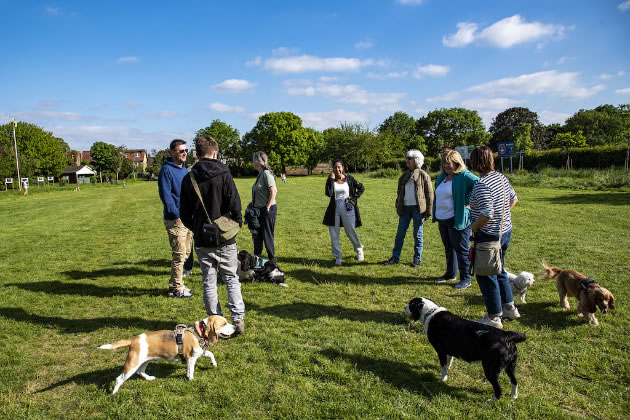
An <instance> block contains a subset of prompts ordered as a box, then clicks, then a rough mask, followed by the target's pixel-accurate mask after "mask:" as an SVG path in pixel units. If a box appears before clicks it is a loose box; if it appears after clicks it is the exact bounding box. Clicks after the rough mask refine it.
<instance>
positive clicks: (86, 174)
mask: <svg viewBox="0 0 630 420" xmlns="http://www.w3.org/2000/svg"><path fill="white" fill-rule="evenodd" d="M94 175H96V172H94V171H93V170H92V168H90V167H89V166H87V165H78V166H68V167H66V169H64V170H63V173H62V174H61V176H60V177H59V178H62V179H65V180H66V182H68V183H70V184H83V183H88V184H89V183H90V177H93V176H94Z"/></svg>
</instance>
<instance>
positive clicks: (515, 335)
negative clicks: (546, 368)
mask: <svg viewBox="0 0 630 420" xmlns="http://www.w3.org/2000/svg"><path fill="white" fill-rule="evenodd" d="M506 333H507V335H508V337H507V338H508V340H509V341H510V342H511V343H514V344H516V343H520V342H522V341H525V340H526V339H527V336H526V335H525V334H524V333H522V332H518V331H506Z"/></svg>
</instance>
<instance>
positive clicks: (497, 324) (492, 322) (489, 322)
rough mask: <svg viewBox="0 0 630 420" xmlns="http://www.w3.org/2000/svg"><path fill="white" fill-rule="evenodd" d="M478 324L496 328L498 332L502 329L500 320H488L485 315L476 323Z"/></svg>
mask: <svg viewBox="0 0 630 420" xmlns="http://www.w3.org/2000/svg"><path fill="white" fill-rule="evenodd" d="M477 322H478V323H480V324H484V325H488V326H490V327H494V328H498V329H500V330H502V329H503V323H502V322H501V318H495V319H492V318H490V317H489V316H488V315H487V314H486V315H485V316H484V317H483V318H481V319H480V320H479V321H477Z"/></svg>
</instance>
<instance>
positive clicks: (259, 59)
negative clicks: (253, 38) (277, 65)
mask: <svg viewBox="0 0 630 420" xmlns="http://www.w3.org/2000/svg"><path fill="white" fill-rule="evenodd" d="M261 64H262V57H261V56H256V58H254V59H253V60H249V61H246V62H245V65H246V66H247V67H258V66H260V65H261Z"/></svg>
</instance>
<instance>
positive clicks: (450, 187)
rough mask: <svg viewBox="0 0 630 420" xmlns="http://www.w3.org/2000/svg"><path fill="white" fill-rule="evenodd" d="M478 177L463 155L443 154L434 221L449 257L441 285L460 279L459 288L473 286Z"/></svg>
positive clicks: (455, 152) (437, 183)
mask: <svg viewBox="0 0 630 420" xmlns="http://www.w3.org/2000/svg"><path fill="white" fill-rule="evenodd" d="M478 179H479V178H478V177H477V176H476V175H474V174H473V173H472V172H470V171H468V170H467V169H466V165H465V164H464V160H463V159H462V156H461V155H460V154H459V153H458V152H457V151H455V150H447V151H445V152H444V153H443V154H442V171H441V173H440V175H439V176H438V178H437V180H436V181H435V201H434V202H433V204H434V208H433V221H434V222H438V228H439V231H440V236H441V237H442V243H443V244H444V251H445V254H446V272H445V273H444V275H443V276H442V277H440V278H439V279H437V282H438V283H442V282H445V281H449V280H455V279H456V278H457V270H458V269H459V283H457V284H456V285H455V288H457V289H465V288H467V287H469V286H470V261H469V260H468V252H469V244H470V225H471V223H472V222H471V219H470V208H469V206H468V203H469V201H470V195H471V193H472V190H473V187H474V185H475V183H476V182H477V180H478Z"/></svg>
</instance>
